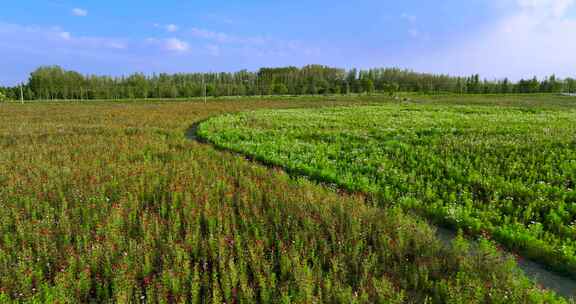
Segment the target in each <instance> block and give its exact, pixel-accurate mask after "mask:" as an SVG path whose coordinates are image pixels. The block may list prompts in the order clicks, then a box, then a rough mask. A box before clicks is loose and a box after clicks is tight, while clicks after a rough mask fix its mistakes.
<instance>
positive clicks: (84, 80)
mask: <svg viewBox="0 0 576 304" xmlns="http://www.w3.org/2000/svg"><path fill="white" fill-rule="evenodd" d="M396 92H415V93H425V94H437V93H457V94H495V93H504V94H506V93H560V92H566V93H576V80H575V79H572V78H566V79H559V78H557V77H556V76H554V75H552V76H550V77H546V78H544V79H541V80H539V79H538V78H536V77H535V78H532V79H521V80H519V81H516V82H513V81H510V80H509V79H506V78H505V79H500V80H486V79H481V78H480V75H477V74H476V75H472V76H469V77H454V76H450V75H441V74H430V73H417V72H414V71H411V70H406V69H399V68H376V69H368V70H358V69H350V70H345V69H340V68H333V67H328V66H323V65H308V66H304V67H302V68H297V67H282V68H262V69H260V70H258V71H256V72H251V71H247V70H242V71H239V72H234V73H179V74H166V73H162V74H153V75H145V74H141V73H136V74H132V75H129V76H122V77H110V76H95V75H82V74H80V73H78V72H75V71H68V70H65V69H63V68H61V67H59V66H45V67H40V68H38V69H37V70H35V71H34V72H32V73H31V74H30V77H29V79H28V81H27V82H26V83H23V84H21V85H19V86H14V87H0V100H3V99H19V98H20V97H21V95H23V97H24V99H26V100H34V99H41V100H55V99H123V98H188V97H201V96H214V97H219V96H257V95H317V94H351V93H355V94H372V93H388V94H394V93H396Z"/></svg>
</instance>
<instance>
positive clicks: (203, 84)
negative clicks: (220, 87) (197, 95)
mask: <svg viewBox="0 0 576 304" xmlns="http://www.w3.org/2000/svg"><path fill="white" fill-rule="evenodd" d="M202 89H203V90H204V104H207V103H208V101H207V99H208V97H207V96H206V95H207V92H206V82H205V81H204V73H202Z"/></svg>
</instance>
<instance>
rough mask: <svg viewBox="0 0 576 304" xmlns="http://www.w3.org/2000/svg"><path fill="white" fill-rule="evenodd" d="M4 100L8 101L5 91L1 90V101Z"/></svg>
mask: <svg viewBox="0 0 576 304" xmlns="http://www.w3.org/2000/svg"><path fill="white" fill-rule="evenodd" d="M2 101H6V95H4V92H2V91H0V102H2Z"/></svg>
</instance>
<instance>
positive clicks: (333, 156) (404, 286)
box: [0, 96, 576, 303]
mask: <svg viewBox="0 0 576 304" xmlns="http://www.w3.org/2000/svg"><path fill="white" fill-rule="evenodd" d="M469 98H472V99H470V102H477V99H481V98H484V97H478V98H476V97H469ZM486 98H487V99H485V103H486V104H487V103H494V102H493V101H492V100H493V99H489V97H486ZM493 98H495V100H496V101H497V102H502V103H506V104H505V105H502V108H493V107H479V106H465V107H459V106H454V105H453V104H454V103H458V102H463V103H466V101H462V100H460V101H455V97H447V103H448V104H449V105H437V103H440V102H439V101H437V100H436V98H424V97H422V98H420V99H419V100H420V102H421V103H423V104H420V103H417V102H416V99H417V98H416V97H413V99H414V102H412V103H411V104H409V105H402V104H397V101H395V100H388V99H385V98H383V97H375V98H369V97H363V98H344V97H343V98H336V99H333V100H325V101H322V100H320V99H318V98H314V99H310V100H308V99H307V98H297V99H281V100H266V99H239V100H221V101H217V100H211V101H210V102H209V103H208V104H204V103H201V102H170V103H162V102H156V103H112V102H92V103H34V104H25V105H18V104H3V105H0V303H11V302H13V303H27V302H28V303H89V302H93V303H565V302H567V300H565V299H562V298H560V297H558V296H556V295H554V294H553V293H552V292H548V291H544V290H542V289H541V288H539V287H537V286H535V284H534V283H532V282H530V281H529V280H528V279H527V278H526V277H524V275H523V274H522V273H521V271H520V270H519V269H518V268H517V267H516V263H515V261H514V260H513V259H512V258H511V257H507V256H503V255H502V253H501V252H499V251H498V250H497V249H496V246H495V245H494V244H493V243H491V242H490V241H487V240H482V241H480V243H479V249H477V250H470V249H469V248H468V245H467V243H466V241H464V240H463V239H458V240H456V241H455V242H453V244H452V246H449V247H446V246H444V245H443V244H442V242H441V241H439V240H438V239H437V238H436V236H435V233H434V229H433V228H432V227H431V226H430V225H428V224H427V223H426V222H425V221H424V219H422V218H420V217H419V216H418V215H414V214H411V213H410V212H407V210H408V209H410V210H412V209H413V210H420V211H422V212H423V213H424V214H426V215H427V216H430V217H431V218H433V219H440V220H442V221H446V222H449V223H452V224H453V225H455V226H457V227H462V228H466V229H468V230H469V231H472V232H481V231H487V232H488V233H490V234H491V235H493V236H495V238H496V239H498V240H508V241H509V242H511V243H510V244H512V245H513V246H518V247H519V248H525V249H530V250H535V251H534V252H536V253H543V254H542V257H546V256H547V254H548V251H547V250H548V248H550V250H556V249H557V248H564V247H560V246H568V247H566V250H564V251H558V252H556V251H554V252H555V253H554V254H555V255H554V257H558V258H561V261H562V263H564V262H566V264H565V265H566V267H569V266H571V265H572V264H570V263H571V261H572V256H571V255H570V254H568V253H570V252H569V250H573V247H571V246H572V241H573V235H574V234H573V231H572V230H571V229H572V228H571V227H572V226H571V225H570V223H571V219H570V217H571V216H572V214H573V213H574V211H575V210H574V208H573V207H572V203H574V201H571V199H573V198H574V196H573V194H572V192H571V191H570V190H569V188H571V187H572V185H571V184H570V183H571V182H573V181H574V176H575V173H574V170H575V166H576V164H575V163H574V162H573V159H574V133H573V131H574V127H573V125H572V124H570V121H571V120H572V119H573V118H574V116H575V115H576V114H574V113H573V112H572V110H571V104H570V101H571V99H565V98H560V97H558V98H556V97H551V96H550V97H539V98H535V101H530V102H527V103H528V104H529V105H523V108H522V109H515V108H510V104H511V105H514V104H516V103H517V102H518V99H517V98H512V99H514V100H512V101H502V100H507V99H498V98H497V97H493ZM542 98H544V99H542ZM546 98H548V99H550V101H549V104H547V100H546ZM533 104H536V105H533ZM539 104H544V105H539ZM547 105H551V108H548V106H547ZM342 106H346V107H342ZM360 106H368V107H360ZM328 107H329V108H328ZM333 107H335V108H333ZM289 108H291V109H289ZM262 109H264V110H262ZM272 109H274V111H272ZM277 109H282V110H280V111H276V110H277ZM296 109H298V110H296ZM560 109H562V111H560ZM255 110H256V112H252V111H255ZM246 111H247V112H246ZM236 112H245V113H243V114H237V115H226V116H219V115H222V114H225V113H236ZM210 117H217V118H213V119H210V120H209V121H208V122H206V123H204V124H202V125H201V127H200V130H199V133H200V135H202V136H205V137H207V138H209V139H210V140H212V141H214V142H216V143H217V144H218V145H220V146H222V147H229V148H231V149H234V150H237V151H242V152H244V153H246V154H251V155H254V156H257V157H258V158H259V159H262V160H267V161H269V162H272V163H277V164H279V165H282V166H283V167H286V168H289V169H290V168H293V169H298V170H300V171H302V172H303V173H307V174H310V175H311V176H313V177H319V178H321V179H323V180H326V181H329V182H333V183H336V184H338V185H341V186H346V187H349V188H351V189H354V190H361V191H365V192H366V193H365V194H363V193H354V194H352V193H343V192H342V191H338V190H336V189H335V188H334V187H329V186H325V185H321V184H317V183H315V182H313V181H310V180H309V179H306V178H291V177H290V176H288V175H287V174H286V173H284V172H283V171H281V170H278V169H271V168H268V167H266V166H263V165H259V164H257V163H254V162H252V161H250V160H247V159H246V158H245V157H243V156H241V155H238V154H234V153H230V152H226V151H222V150H220V149H216V148H214V147H213V146H211V145H209V144H202V143H198V142H196V141H193V140H190V139H189V138H187V137H186V134H187V133H188V130H189V128H190V127H191V126H192V125H193V124H194V123H196V122H200V121H203V120H206V119H207V118H210ZM570 132H572V133H570ZM570 157H572V161H571V159H570ZM506 160H509V161H510V162H507V161H506ZM466 163H468V164H469V165H466ZM501 164H504V165H501ZM572 188H573V187H572ZM527 210H530V211H529V212H528V211H527ZM532 221H533V222H534V223H532ZM496 236H498V237H496ZM523 236H526V239H522V238H521V237H523ZM522 240H524V241H522ZM544 243H545V245H547V246H549V247H546V246H543V244H544ZM532 245H534V246H532ZM572 253H573V251H572Z"/></svg>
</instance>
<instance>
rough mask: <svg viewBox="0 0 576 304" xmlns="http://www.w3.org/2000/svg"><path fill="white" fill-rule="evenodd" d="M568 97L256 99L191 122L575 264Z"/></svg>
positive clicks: (575, 165)
mask: <svg viewBox="0 0 576 304" xmlns="http://www.w3.org/2000/svg"><path fill="white" fill-rule="evenodd" d="M575 109H576V107H572V108H570V107H568V108H566V107H562V108H558V107H545V106H538V105H536V106H513V104H512V105H511V104H508V105H506V106H491V107H487V106H469V105H463V104H460V105H455V104H450V105H446V104H442V103H437V102H430V101H429V102H426V103H424V104H415V103H412V104H387V105H378V106H368V107H339V108H329V109H290V110H280V111H269V110H264V111H256V112H246V113H242V114H235V115H225V116H221V117H216V118H213V119H211V120H209V121H208V122H206V123H204V124H202V125H201V128H200V131H199V133H200V135H201V136H203V137H204V138H206V139H208V140H209V141H211V142H214V143H215V144H216V145H218V146H221V147H225V148H229V149H232V150H234V151H237V152H242V153H246V154H248V155H250V156H252V157H255V158H256V159H258V160H261V161H263V162H266V163H270V164H273V165H278V166H282V167H285V168H287V169H288V170H289V171H292V172H296V173H298V174H304V175H307V176H311V177H312V178H314V179H315V180H319V181H323V182H326V183H332V184H337V185H340V186H343V187H345V188H347V189H348V190H350V191H353V192H355V191H359V192H364V193H372V194H374V196H375V199H374V201H373V203H374V205H376V206H379V207H383V208H389V207H400V208H402V209H403V210H410V211H415V212H416V213H417V214H420V215H424V216H425V217H427V218H429V219H431V220H433V221H434V222H437V223H440V224H442V225H445V226H449V227H453V228H456V229H463V230H464V231H466V232H467V233H470V234H472V235H476V236H480V235H484V236H488V237H491V238H493V239H495V240H497V241H498V242H499V243H500V244H502V245H504V246H506V247H508V248H509V249H512V250H515V251H518V252H520V253H522V254H523V255H524V256H526V257H529V258H531V259H535V260H537V261H540V262H543V263H545V264H547V265H549V266H551V267H554V268H555V269H556V270H557V271H560V272H564V273H566V274H569V275H575V274H576V204H575V203H576V191H575V188H576V184H575V183H576V111H575Z"/></svg>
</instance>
